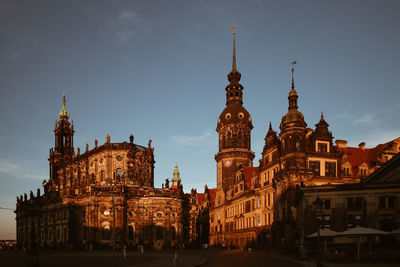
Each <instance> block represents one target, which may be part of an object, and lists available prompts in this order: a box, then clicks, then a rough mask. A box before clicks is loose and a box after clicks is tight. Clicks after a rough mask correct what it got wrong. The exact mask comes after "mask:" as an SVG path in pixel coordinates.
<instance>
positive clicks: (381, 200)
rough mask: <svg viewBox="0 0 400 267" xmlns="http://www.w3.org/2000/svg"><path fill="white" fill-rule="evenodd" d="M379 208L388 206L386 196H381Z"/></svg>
mask: <svg viewBox="0 0 400 267" xmlns="http://www.w3.org/2000/svg"><path fill="white" fill-rule="evenodd" d="M379 208H381V209H384V208H386V197H379Z"/></svg>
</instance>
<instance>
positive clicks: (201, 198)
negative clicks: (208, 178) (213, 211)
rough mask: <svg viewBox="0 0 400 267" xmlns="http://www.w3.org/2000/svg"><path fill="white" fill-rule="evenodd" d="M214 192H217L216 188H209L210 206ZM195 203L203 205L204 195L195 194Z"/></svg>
mask: <svg viewBox="0 0 400 267" xmlns="http://www.w3.org/2000/svg"><path fill="white" fill-rule="evenodd" d="M215 192H217V189H216V188H209V189H208V194H209V201H210V204H211V203H212V202H213V200H214V197H215ZM197 201H198V202H199V205H201V204H203V201H204V193H197Z"/></svg>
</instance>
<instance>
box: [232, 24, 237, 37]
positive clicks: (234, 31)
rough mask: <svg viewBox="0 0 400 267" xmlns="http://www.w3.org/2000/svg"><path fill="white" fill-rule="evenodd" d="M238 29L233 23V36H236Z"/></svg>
mask: <svg viewBox="0 0 400 267" xmlns="http://www.w3.org/2000/svg"><path fill="white" fill-rule="evenodd" d="M236 28H237V25H235V23H233V27H232V32H233V34H236Z"/></svg>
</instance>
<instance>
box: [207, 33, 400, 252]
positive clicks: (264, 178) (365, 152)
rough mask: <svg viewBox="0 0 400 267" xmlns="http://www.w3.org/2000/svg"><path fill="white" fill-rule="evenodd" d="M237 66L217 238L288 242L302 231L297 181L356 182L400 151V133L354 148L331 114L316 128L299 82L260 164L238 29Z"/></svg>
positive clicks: (217, 204)
mask: <svg viewBox="0 0 400 267" xmlns="http://www.w3.org/2000/svg"><path fill="white" fill-rule="evenodd" d="M233 42H234V44H233V47H234V55H233V64H232V71H231V72H230V73H229V74H228V80H229V85H228V86H227V87H226V89H225V90H226V108H225V109H224V110H223V111H222V113H221V115H220V116H219V118H218V124H217V129H216V130H217V132H218V135H219V151H218V153H217V154H216V155H215V160H216V162H217V188H216V197H215V199H214V202H213V203H212V204H211V209H210V213H209V215H210V244H211V245H222V246H236V247H244V246H247V245H250V244H252V243H259V244H260V243H262V244H264V245H267V244H271V243H272V242H280V240H281V238H282V237H285V238H289V236H290V235H292V234H293V233H294V232H296V227H297V226H296V208H295V203H294V202H295V192H296V188H298V187H304V186H323V185H339V184H353V183H358V182H360V181H362V180H363V179H364V178H365V177H366V176H367V175H368V174H370V173H373V172H374V171H375V170H377V169H379V167H380V166H381V165H382V164H383V163H384V162H386V161H387V160H389V159H390V158H391V157H393V155H395V154H396V153H398V152H399V151H400V138H398V139H395V140H393V141H390V142H388V143H386V144H383V145H379V146H377V147H375V148H371V149H367V148H365V143H361V144H360V145H359V147H358V148H352V147H347V145H346V144H347V142H346V141H343V140H337V141H336V145H335V144H334V143H333V135H332V133H331V132H330V131H329V124H328V123H327V122H326V120H325V117H324V114H323V113H322V114H321V119H320V121H319V122H318V123H317V124H315V128H314V129H311V128H308V127H307V123H306V122H305V119H304V116H303V114H302V113H301V112H300V111H299V105H298V98H299V96H298V93H297V91H296V89H295V83H294V64H296V62H293V63H292V82H291V89H290V91H289V95H288V112H287V113H286V114H285V115H284V116H283V117H282V120H281V124H280V132H279V134H278V133H277V132H276V131H274V130H273V129H272V125H271V123H270V124H269V129H268V131H267V133H266V136H265V145H264V148H263V151H262V158H261V159H260V161H259V166H258V167H253V158H254V153H253V152H252V151H251V129H252V128H253V125H252V120H251V116H250V114H249V112H248V111H247V110H246V109H245V108H244V107H243V86H242V85H241V84H240V83H239V81H240V78H241V74H240V73H239V72H238V70H237V67H236V56H235V49H236V48H235V34H234V39H233Z"/></svg>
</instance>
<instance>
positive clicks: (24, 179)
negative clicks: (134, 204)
mask: <svg viewBox="0 0 400 267" xmlns="http://www.w3.org/2000/svg"><path fill="white" fill-rule="evenodd" d="M399 10H400V2H399V1H389V0H385V1H378V0H376V1H368V0H360V1H355V0H344V1H340V0H336V1H327V0H325V1H320V0H316V1H307V0H303V1H297V0H279V1H278V0H277V1H234V0H229V1H212V0H210V1H202V0H196V1H193V0H185V1H175V0H171V1H118V0H117V1H94V0H92V1H91V0H87V1H58V0H49V1H40V0H39V1H11V0H10V1H5V0H0V93H1V97H0V125H1V126H0V129H1V130H0V207H2V208H3V209H0V239H8V238H15V215H14V213H13V211H12V210H13V209H15V202H16V196H17V195H20V194H23V193H29V191H30V190H32V191H34V192H35V191H36V189H37V188H38V187H41V183H42V181H43V180H44V179H48V173H49V169H48V160H47V159H48V154H49V149H50V147H52V146H53V145H54V143H53V142H54V137H53V129H54V121H55V120H56V119H57V118H58V117H57V116H58V112H59V110H60V109H61V105H62V93H63V92H65V94H66V99H67V109H68V111H69V112H70V114H71V117H70V119H73V120H74V127H75V131H76V132H75V138H74V144H75V148H77V147H80V148H81V149H82V150H83V149H84V147H85V144H86V143H88V144H89V147H90V148H93V147H94V140H95V139H98V140H99V144H103V143H104V142H105V141H106V135H107V134H110V136H111V142H124V141H129V136H130V134H133V135H134V136H135V143H137V144H140V145H147V142H148V140H149V139H152V145H153V146H154V148H155V150H154V156H155V160H156V163H155V186H156V187H161V184H162V183H163V182H164V181H165V179H166V178H170V177H172V172H173V169H174V165H175V163H177V164H178V166H179V170H180V173H181V178H182V183H183V186H184V190H185V191H186V192H189V191H190V189H191V188H197V190H198V192H203V190H204V185H205V184H207V185H208V186H209V187H214V186H216V163H215V160H214V155H215V154H216V153H217V150H218V144H217V142H218V135H217V132H216V131H215V129H216V126H217V119H218V117H219V114H220V113H221V112H222V110H223V109H224V107H225V87H226V85H227V84H228V81H227V77H226V75H227V74H228V73H229V71H230V70H231V66H232V32H231V30H230V29H231V28H232V25H233V24H234V23H235V24H236V25H237V26H238V28H237V35H236V51H237V68H238V70H239V71H240V72H241V73H242V79H241V84H242V85H243V86H244V92H243V94H244V106H245V107H246V109H247V110H248V111H249V112H250V114H251V116H252V119H253V125H254V129H253V131H252V150H253V151H254V152H255V153H256V158H255V160H254V165H255V166H257V165H258V160H259V159H260V156H261V151H262V149H263V144H264V137H265V134H266V132H267V129H268V124H269V121H271V123H272V126H273V128H274V129H275V130H279V123H280V120H281V118H282V116H283V115H284V114H285V113H286V112H287V107H288V103H287V96H288V93H289V90H290V83H291V80H290V79H291V73H290V67H291V66H290V62H291V61H293V60H296V61H297V64H296V66H295V84H296V90H297V92H298V94H299V100H298V104H299V110H300V111H301V112H302V113H303V114H304V117H305V120H306V122H307V124H308V127H310V128H314V125H315V124H316V123H317V122H318V121H319V118H320V114H321V112H324V117H325V119H326V121H327V122H328V123H329V124H330V130H331V131H332V133H333V136H334V138H335V139H344V140H347V141H348V145H350V146H357V145H358V144H359V143H361V142H363V141H364V142H366V146H367V147H373V146H376V145H377V144H380V143H384V142H387V141H389V140H392V139H394V138H396V137H399V136H400V124H399V121H400V105H399V103H398V102H399V99H400V90H399V89H400V88H399V78H398V77H399V74H398V73H399V62H400V54H399V47H400V34H399V28H400V16H398V13H399ZM4 208H9V209H11V210H7V209H4Z"/></svg>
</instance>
